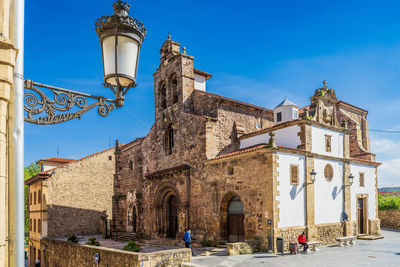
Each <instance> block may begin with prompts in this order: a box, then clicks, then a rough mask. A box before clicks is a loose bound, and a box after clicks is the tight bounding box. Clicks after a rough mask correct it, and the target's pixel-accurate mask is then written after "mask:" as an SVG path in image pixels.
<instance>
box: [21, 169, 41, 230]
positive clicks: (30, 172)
mask: <svg viewBox="0 0 400 267" xmlns="http://www.w3.org/2000/svg"><path fill="white" fill-rule="evenodd" d="M39 172H40V166H39V165H38V164H36V162H32V163H31V164H30V165H28V166H25V168H24V180H25V181H26V180H28V179H29V178H31V177H33V176H35V175H36V174H38V173H39ZM24 191H25V205H24V206H25V232H28V231H29V229H28V227H29V214H28V186H27V185H25V190H24Z"/></svg>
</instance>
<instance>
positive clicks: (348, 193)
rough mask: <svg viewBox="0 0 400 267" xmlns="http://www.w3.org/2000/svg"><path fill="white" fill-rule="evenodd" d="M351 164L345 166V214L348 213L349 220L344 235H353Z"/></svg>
mask: <svg viewBox="0 0 400 267" xmlns="http://www.w3.org/2000/svg"><path fill="white" fill-rule="evenodd" d="M349 175H350V162H345V163H344V165H343V191H344V195H343V196H344V198H343V201H344V212H346V214H347V217H348V220H347V221H346V222H344V231H343V232H344V233H343V234H344V235H345V236H348V235H353V223H352V222H351V186H350V184H349Z"/></svg>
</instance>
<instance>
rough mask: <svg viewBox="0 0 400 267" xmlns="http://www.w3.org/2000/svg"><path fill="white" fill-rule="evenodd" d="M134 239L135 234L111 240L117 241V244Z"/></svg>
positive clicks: (119, 236) (122, 235)
mask: <svg viewBox="0 0 400 267" xmlns="http://www.w3.org/2000/svg"><path fill="white" fill-rule="evenodd" d="M134 239H136V234H135V233H126V234H121V235H118V236H116V237H113V238H112V240H114V241H118V242H128V241H130V240H134Z"/></svg>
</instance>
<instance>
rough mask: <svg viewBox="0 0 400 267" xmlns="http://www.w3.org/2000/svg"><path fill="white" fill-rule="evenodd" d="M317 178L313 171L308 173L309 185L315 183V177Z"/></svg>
mask: <svg viewBox="0 0 400 267" xmlns="http://www.w3.org/2000/svg"><path fill="white" fill-rule="evenodd" d="M316 176H317V173H316V172H315V171H314V169H313V170H312V171H311V172H310V179H311V183H314V182H315V177H316Z"/></svg>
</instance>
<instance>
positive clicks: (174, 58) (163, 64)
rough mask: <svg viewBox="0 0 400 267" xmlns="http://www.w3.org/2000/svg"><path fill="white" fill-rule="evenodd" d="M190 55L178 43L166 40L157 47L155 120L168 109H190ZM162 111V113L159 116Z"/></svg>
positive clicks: (191, 101) (191, 60) (167, 111)
mask: <svg viewBox="0 0 400 267" xmlns="http://www.w3.org/2000/svg"><path fill="white" fill-rule="evenodd" d="M193 60H194V57H192V56H189V55H187V54H186V48H185V47H182V49H181V46H180V44H179V43H178V42H175V41H173V40H171V35H168V40H166V41H165V42H164V44H163V45H162V46H161V49H160V65H159V66H158V67H157V71H156V72H155V73H154V74H153V77H154V108H155V119H156V120H157V119H158V118H160V117H163V116H164V117H165V116H166V115H167V114H170V113H171V112H172V110H174V111H177V110H182V109H183V110H185V111H190V110H192V109H193V100H192V97H191V95H192V93H193V91H194V84H195V83H194V68H193ZM163 114H164V115H163Z"/></svg>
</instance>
